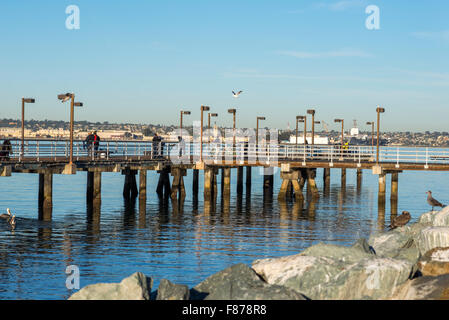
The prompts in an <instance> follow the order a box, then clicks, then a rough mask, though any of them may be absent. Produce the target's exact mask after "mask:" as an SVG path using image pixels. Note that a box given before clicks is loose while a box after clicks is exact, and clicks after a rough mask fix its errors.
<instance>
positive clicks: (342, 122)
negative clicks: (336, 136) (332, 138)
mask: <svg viewBox="0 0 449 320" xmlns="http://www.w3.org/2000/svg"><path fill="white" fill-rule="evenodd" d="M334 122H336V123H339V122H341V146H342V147H343V143H344V137H343V135H344V123H345V121H344V119H335V120H334Z"/></svg>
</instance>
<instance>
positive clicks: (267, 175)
mask: <svg viewBox="0 0 449 320" xmlns="http://www.w3.org/2000/svg"><path fill="white" fill-rule="evenodd" d="M263 171H264V174H263V190H264V193H265V192H269V193H273V185H274V174H273V168H272V167H268V168H263Z"/></svg>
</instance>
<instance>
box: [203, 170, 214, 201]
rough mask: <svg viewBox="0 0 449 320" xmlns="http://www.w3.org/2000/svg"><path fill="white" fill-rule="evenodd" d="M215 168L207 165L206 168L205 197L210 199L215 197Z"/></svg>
mask: <svg viewBox="0 0 449 320" xmlns="http://www.w3.org/2000/svg"><path fill="white" fill-rule="evenodd" d="M213 179H214V172H213V168H210V167H206V168H205V169H204V199H205V200H209V201H210V199H212V197H213V183H214V180H213Z"/></svg>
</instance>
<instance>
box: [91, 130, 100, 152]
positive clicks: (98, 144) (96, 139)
mask: <svg viewBox="0 0 449 320" xmlns="http://www.w3.org/2000/svg"><path fill="white" fill-rule="evenodd" d="M93 143H94V148H95V151H98V147H99V146H100V136H99V135H98V134H97V131H94V138H93Z"/></svg>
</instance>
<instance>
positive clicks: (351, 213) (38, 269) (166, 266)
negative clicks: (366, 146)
mask: <svg viewBox="0 0 449 320" xmlns="http://www.w3.org/2000/svg"><path fill="white" fill-rule="evenodd" d="M232 171H233V172H232V181H235V180H236V176H235V175H236V172H235V170H232ZM200 173H201V172H200ZM258 173H259V170H258V169H253V174H252V176H253V184H252V193H251V197H250V198H248V197H247V195H246V194H245V192H244V194H243V197H242V198H241V199H239V198H238V197H237V195H236V190H235V189H236V188H235V185H233V186H232V189H231V190H232V194H231V201H230V203H229V204H225V203H223V202H222V199H221V197H220V195H219V196H218V197H217V202H216V206H215V208H210V207H207V208H204V203H203V201H202V190H201V188H202V181H203V180H202V176H201V174H200V193H199V201H198V202H195V201H193V199H192V197H191V171H188V176H187V177H186V180H185V184H186V191H187V197H186V199H185V202H184V203H183V205H182V206H177V205H175V206H173V204H172V203H171V201H169V202H167V203H164V202H163V201H162V202H161V201H159V199H158V197H157V195H156V193H155V189H156V184H157V174H156V173H155V172H152V171H148V192H147V202H146V205H145V209H146V210H139V203H138V201H137V203H134V204H133V203H125V202H124V200H123V197H122V190H123V189H122V188H123V181H124V176H122V175H121V174H120V173H104V174H103V175H102V205H101V218H100V219H97V218H96V217H98V215H97V214H98V212H96V213H97V214H93V215H92V211H91V210H89V208H87V207H86V199H85V194H86V180H87V178H86V174H85V173H78V174H77V175H75V176H64V175H54V180H53V220H52V222H42V221H38V220H37V215H38V209H37V202H38V199H37V197H38V175H35V174H13V175H12V176H11V177H1V178H0V212H2V213H3V212H6V208H8V207H9V208H11V210H12V211H13V213H15V214H16V215H17V217H18V222H17V228H16V230H15V231H14V232H12V231H10V229H9V228H7V227H6V224H5V223H4V222H2V221H0V222H1V223H0V257H1V258H0V299H66V298H68V297H69V296H70V294H72V293H73V292H74V291H70V290H68V289H66V287H65V281H66V274H65V269H66V266H68V265H73V264H74V265H78V266H79V268H80V282H81V287H83V286H86V285H88V284H92V283H98V282H119V281H121V280H122V279H123V278H124V277H126V276H128V275H130V274H132V273H134V272H136V271H141V272H143V273H144V274H146V275H147V276H151V277H153V279H154V282H155V286H154V287H153V290H154V289H155V288H157V286H158V284H159V281H160V279H162V278H166V279H169V280H171V281H173V282H176V283H180V284H186V285H188V286H189V287H192V286H194V285H196V284H198V283H199V282H201V281H202V280H204V279H205V278H206V277H208V276H210V275H212V274H213V273H215V272H217V271H220V270H222V269H224V268H226V267H228V266H230V265H232V264H235V263H239V262H243V263H246V264H251V262H252V261H253V260H255V259H260V258H267V257H276V256H284V255H290V254H296V253H298V252H300V251H302V250H303V249H305V248H306V247H309V246H310V245H313V244H315V243H318V242H320V241H322V242H326V243H334V244H341V245H350V244H351V243H352V242H354V241H355V240H356V239H358V238H360V237H368V236H369V234H370V233H371V232H372V231H375V230H377V229H379V228H380V229H383V228H385V226H388V224H389V222H390V212H391V209H390V203H389V196H387V201H386V207H385V214H384V213H383V211H382V210H380V215H379V210H378V206H377V176H374V175H372V174H371V172H370V171H369V170H364V175H363V182H362V186H361V188H357V186H356V176H355V170H348V171H347V184H346V188H345V189H342V188H341V187H340V170H339V169H335V170H331V173H332V176H331V183H332V185H331V188H330V190H329V192H327V193H324V192H323V187H322V170H321V169H319V170H318V172H317V185H318V188H319V190H320V195H321V197H320V198H319V199H318V200H317V201H316V202H310V201H307V202H306V203H305V204H304V206H303V207H301V206H298V205H294V201H292V200H289V201H287V202H284V203H280V202H278V201H277V191H278V190H279V187H280V178H279V173H277V174H275V179H274V182H275V185H274V196H273V197H272V198H271V199H270V197H264V195H263V191H262V182H263V176H262V175H259V174H258ZM447 177H448V173H437V172H427V173H423V172H405V173H402V174H400V175H399V202H398V208H397V210H398V212H399V213H400V212H401V211H402V210H408V211H410V212H411V214H412V217H413V220H415V219H417V218H418V217H419V215H421V214H422V213H423V212H426V211H428V210H429V209H430V208H429V207H428V205H427V204H426V194H425V192H426V191H427V190H429V189H430V190H432V191H433V194H434V196H435V198H437V199H439V200H440V201H442V202H443V203H444V202H445V203H449V201H448V200H449V196H448V192H449V185H446V184H444V182H445V180H446V179H447ZM220 181H221V179H220V177H218V183H219V184H220ZM387 183H388V184H389V183H390V180H389V176H388V179H387ZM388 184H387V195H388V192H389V185H388ZM218 189H219V190H220V186H218ZM88 213H89V214H88Z"/></svg>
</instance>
